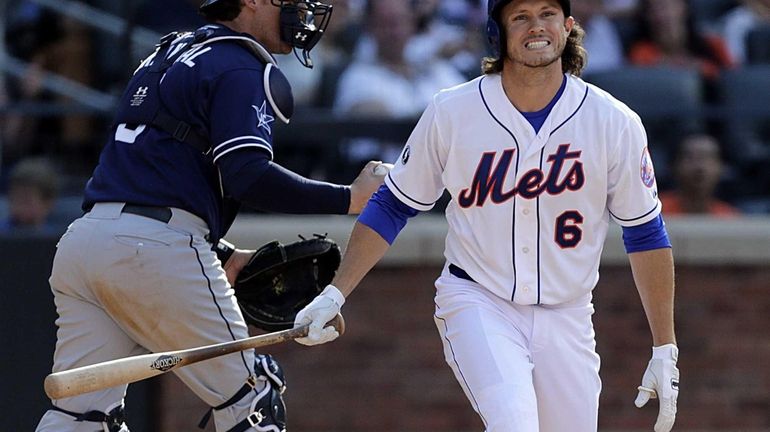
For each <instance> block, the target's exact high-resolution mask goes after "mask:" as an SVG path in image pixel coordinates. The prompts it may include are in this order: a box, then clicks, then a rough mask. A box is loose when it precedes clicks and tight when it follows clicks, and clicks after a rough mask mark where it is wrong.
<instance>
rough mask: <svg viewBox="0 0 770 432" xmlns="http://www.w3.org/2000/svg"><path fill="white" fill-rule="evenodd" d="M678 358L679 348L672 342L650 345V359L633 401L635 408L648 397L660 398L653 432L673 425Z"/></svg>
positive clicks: (669, 428)
mask: <svg viewBox="0 0 770 432" xmlns="http://www.w3.org/2000/svg"><path fill="white" fill-rule="evenodd" d="M678 358H679V348H677V347H676V345H674V344H666V345H661V346H659V347H652V359H650V362H649V363H648V364H647V370H646V371H644V376H643V377H642V385H640V386H639V395H638V396H636V401H634V404H636V406H637V408H641V407H643V406H644V405H645V404H646V403H647V401H648V400H650V399H655V398H658V399H660V402H659V404H660V407H659V412H658V421H656V422H655V432H668V431H670V430H671V428H672V427H673V426H674V420H675V419H676V398H677V396H679V369H677V368H676V361H677V359H678Z"/></svg>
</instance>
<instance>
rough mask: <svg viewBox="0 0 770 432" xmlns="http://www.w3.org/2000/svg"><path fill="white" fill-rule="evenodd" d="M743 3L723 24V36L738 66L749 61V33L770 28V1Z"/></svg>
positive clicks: (726, 17) (748, 0)
mask: <svg viewBox="0 0 770 432" xmlns="http://www.w3.org/2000/svg"><path fill="white" fill-rule="evenodd" d="M741 3H742V4H741V5H740V6H738V7H736V8H734V9H733V10H731V11H730V12H729V13H727V15H725V17H724V19H723V22H722V36H723V37H724V39H725V41H726V42H727V47H728V49H729V51H730V54H731V55H732V57H733V59H735V62H736V63H737V64H744V63H746V61H747V49H746V38H747V37H748V35H749V32H750V31H751V30H753V29H756V28H759V27H760V26H770V0H743V1H742V2H741ZM767 43H769V44H770V41H767Z"/></svg>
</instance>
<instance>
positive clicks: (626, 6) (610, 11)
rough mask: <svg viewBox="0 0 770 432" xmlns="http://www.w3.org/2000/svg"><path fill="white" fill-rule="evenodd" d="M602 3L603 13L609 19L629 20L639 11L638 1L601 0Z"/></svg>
mask: <svg viewBox="0 0 770 432" xmlns="http://www.w3.org/2000/svg"><path fill="white" fill-rule="evenodd" d="M575 3H576V4H577V3H579V2H575ZM603 3H604V5H603V6H604V11H605V13H607V15H609V16H610V17H611V18H630V17H632V16H633V15H635V14H636V12H637V10H638V9H639V0H603ZM572 7H573V8H574V7H575V5H572Z"/></svg>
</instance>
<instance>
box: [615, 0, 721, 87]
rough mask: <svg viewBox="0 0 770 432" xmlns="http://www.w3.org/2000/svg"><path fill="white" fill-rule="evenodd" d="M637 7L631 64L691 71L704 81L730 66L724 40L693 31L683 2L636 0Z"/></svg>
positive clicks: (713, 77)
mask: <svg viewBox="0 0 770 432" xmlns="http://www.w3.org/2000/svg"><path fill="white" fill-rule="evenodd" d="M639 5H640V8H639V22H640V24H641V31H640V33H641V34H640V38H639V39H638V40H637V41H636V42H635V43H633V45H632V46H631V49H630V53H629V61H630V62H631V63H633V64H635V65H638V66H673V67H685V68H693V69H697V70H699V71H700V72H701V75H702V76H703V77H704V78H706V79H708V80H714V79H715V78H717V76H718V75H719V71H720V70H721V69H722V68H728V67H732V66H733V64H734V62H733V60H732V57H731V56H730V53H729V51H728V49H727V45H726V44H725V42H724V40H722V39H721V38H720V37H719V36H717V35H716V34H711V33H707V32H701V31H699V30H698V29H696V28H695V25H694V23H693V21H692V20H691V19H690V17H689V16H688V3H687V0H640V4H639Z"/></svg>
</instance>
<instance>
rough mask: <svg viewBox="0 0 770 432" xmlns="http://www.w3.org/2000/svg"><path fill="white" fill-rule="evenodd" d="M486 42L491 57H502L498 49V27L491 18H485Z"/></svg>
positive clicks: (499, 48)
mask: <svg viewBox="0 0 770 432" xmlns="http://www.w3.org/2000/svg"><path fill="white" fill-rule="evenodd" d="M487 40H489V46H490V47H491V48H492V55H493V56H494V57H497V58H499V57H500V56H501V55H502V52H501V51H502V50H501V47H500V26H499V25H498V24H497V21H495V20H494V18H492V17H491V16H490V17H489V18H487Z"/></svg>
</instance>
